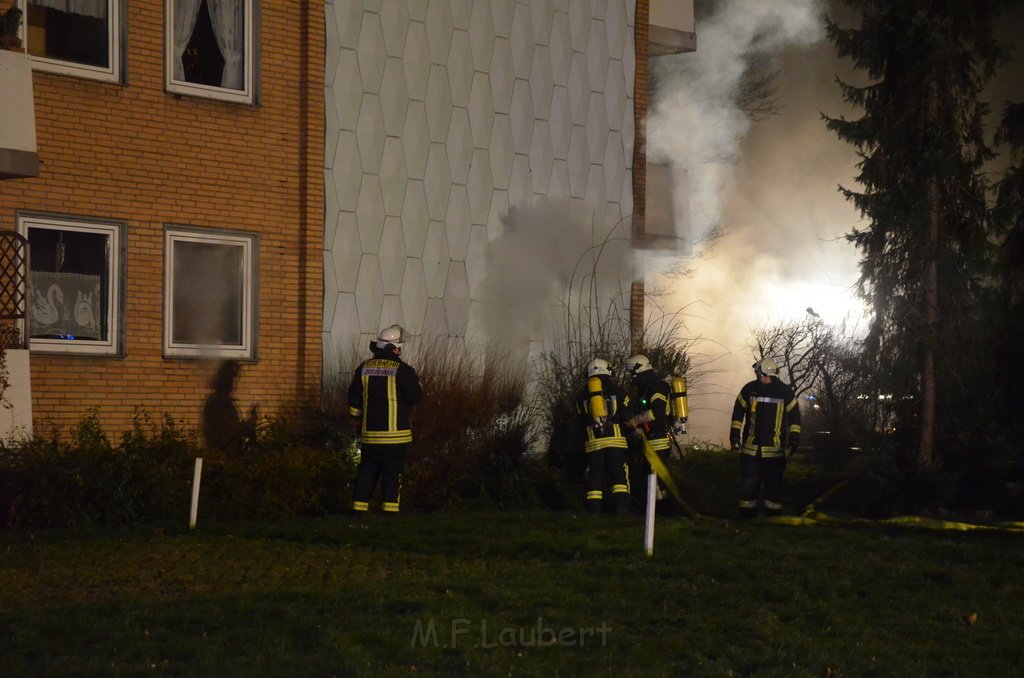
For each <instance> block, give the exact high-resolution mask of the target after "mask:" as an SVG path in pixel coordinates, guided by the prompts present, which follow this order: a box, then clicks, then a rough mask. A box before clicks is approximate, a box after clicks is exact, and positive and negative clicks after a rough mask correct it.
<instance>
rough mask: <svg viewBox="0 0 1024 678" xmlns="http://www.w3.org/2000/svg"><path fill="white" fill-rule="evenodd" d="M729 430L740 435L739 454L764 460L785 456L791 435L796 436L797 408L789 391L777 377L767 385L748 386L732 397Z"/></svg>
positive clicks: (759, 383) (798, 432)
mask: <svg viewBox="0 0 1024 678" xmlns="http://www.w3.org/2000/svg"><path fill="white" fill-rule="evenodd" d="M731 430H732V431H735V432H740V431H742V433H741V436H740V443H741V446H740V451H741V452H743V453H744V454H751V455H756V454H757V452H758V450H760V451H761V455H762V456H764V457H779V456H782V455H783V454H785V450H786V447H785V442H786V438H788V437H789V436H790V435H791V434H796V435H799V434H800V407H799V406H798V404H797V398H796V395H794V393H793V389H792V388H790V387H789V386H788V385H786V384H784V383H783V382H782V381H780V380H779V379H778V378H777V377H772V382H771V383H770V384H762V383H761V382H760V381H759V380H757V379H755V380H754V381H751V382H748V383H747V384H745V385H744V386H743V388H742V389H740V393H739V395H738V396H736V403H735V404H734V405H733V408H732V424H731Z"/></svg>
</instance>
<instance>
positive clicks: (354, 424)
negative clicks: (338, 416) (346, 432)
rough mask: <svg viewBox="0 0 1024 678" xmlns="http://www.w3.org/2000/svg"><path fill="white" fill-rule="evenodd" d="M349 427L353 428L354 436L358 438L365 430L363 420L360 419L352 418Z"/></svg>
mask: <svg viewBox="0 0 1024 678" xmlns="http://www.w3.org/2000/svg"><path fill="white" fill-rule="evenodd" d="M348 425H349V428H351V429H352V437H353V438H358V437H359V436H360V435H361V434H362V432H363V422H361V421H359V420H358V419H350V420H349V422H348Z"/></svg>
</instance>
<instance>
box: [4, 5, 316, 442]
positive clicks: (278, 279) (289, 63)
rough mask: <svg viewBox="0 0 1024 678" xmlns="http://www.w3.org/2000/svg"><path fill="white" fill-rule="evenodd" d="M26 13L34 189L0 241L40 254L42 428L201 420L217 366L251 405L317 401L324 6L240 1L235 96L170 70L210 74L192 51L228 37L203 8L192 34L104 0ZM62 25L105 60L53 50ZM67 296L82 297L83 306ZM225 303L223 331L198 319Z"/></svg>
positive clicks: (12, 205)
mask: <svg viewBox="0 0 1024 678" xmlns="http://www.w3.org/2000/svg"><path fill="white" fill-rule="evenodd" d="M17 1H19V2H20V3H21V6H22V7H25V8H26V9H27V10H28V11H27V12H26V14H25V18H26V21H25V24H24V26H23V31H24V32H23V36H24V42H25V43H26V44H25V47H26V49H27V54H28V58H30V59H31V61H32V67H33V87H34V99H35V116H36V140H37V146H38V157H39V174H38V176H37V177H31V178H18V179H13V180H6V181H3V182H0V229H3V230H18V231H19V232H22V233H24V234H26V235H28V236H29V237H30V240H33V241H35V244H34V245H33V249H32V258H33V264H32V267H33V269H34V271H33V272H32V273H31V274H30V276H31V277H32V278H33V279H34V281H35V282H34V284H33V287H32V289H31V297H30V299H29V306H30V308H29V316H30V318H29V325H30V327H29V332H30V334H31V335H33V336H35V337H39V340H36V339H33V341H32V353H31V386H32V419H33V428H34V430H35V432H36V433H37V434H39V433H42V434H46V433H48V432H49V431H50V430H52V429H53V428H54V427H55V428H56V429H57V430H60V431H62V432H66V431H67V430H68V428H69V427H71V426H73V425H75V424H76V423H77V422H78V421H80V420H81V418H82V417H83V416H84V414H86V413H87V412H88V411H90V410H92V409H95V410H96V411H97V412H98V415H99V419H100V422H101V423H102V425H103V426H104V428H105V430H107V431H108V432H111V433H116V432H117V431H120V430H124V429H126V428H128V427H129V426H130V425H131V423H132V419H133V416H134V413H135V412H136V408H141V409H142V410H143V411H145V412H146V413H148V414H149V415H151V416H153V417H162V416H163V415H164V414H169V415H171V416H173V417H174V419H175V420H178V421H182V422H184V423H185V424H186V425H189V426H192V425H198V424H199V423H200V419H201V413H202V410H203V404H204V400H205V398H206V397H207V395H208V394H209V393H210V389H211V378H212V376H213V374H214V373H215V372H216V370H217V368H218V367H219V366H220V364H221V363H222V362H223V361H224V360H237V361H238V363H239V365H240V366H241V370H240V376H239V379H238V381H237V384H236V389H235V392H234V396H235V398H236V400H237V403H238V405H239V409H242V410H247V409H248V408H249V406H250V405H251V404H256V403H258V404H259V407H260V414H261V415H270V416H273V415H275V414H278V413H281V412H283V411H285V410H287V409H288V408H291V407H294V406H296V405H299V404H301V403H304V402H307V401H309V400H314V399H316V398H317V397H318V396H319V391H320V382H321V349H320V341H321V337H320V328H321V323H322V321H321V318H322V313H321V309H322V244H323V178H322V167H323V145H324V144H323V90H322V87H321V86H320V85H319V83H321V82H322V81H323V59H324V7H323V2H322V1H319V0H302V1H299V2H290V3H277V2H273V3H269V2H264V3H258V2H256V3H253V2H251V1H246V2H243V3H241V7H242V9H241V11H240V14H239V15H238V16H237V17H234V19H235V21H236V24H237V26H236V28H234V29H225V30H224V31H222V32H223V35H221V34H220V33H218V30H220V29H218V28H214V29H212V32H214V33H218V34H217V35H216V36H215V37H216V39H218V40H221V39H225V37H224V36H227V38H226V39H227V40H233V41H234V42H235V44H236V45H240V48H239V49H238V50H237V53H238V55H239V57H238V58H240V59H241V61H242V63H241V65H240V66H239V68H238V75H239V80H238V81H237V82H228V80H227V77H228V76H227V72H228V70H229V68H230V64H228V63H227V62H229V61H231V57H230V56H229V57H228V58H227V59H225V60H224V61H225V65H224V74H225V75H224V79H223V81H220V82H218V81H216V80H209V78H208V80H207V81H206V82H198V83H197V82H193V81H192V80H189V79H188V78H189V77H191V75H188V76H186V75H183V72H182V71H181V68H180V65H179V70H177V71H175V69H174V67H173V66H168V62H169V61H173V60H175V59H176V58H177V55H176V54H175V50H177V49H179V48H184V54H185V56H184V57H183V61H184V63H185V65H186V68H192V67H195V66H196V65H197V64H199V65H200V66H202V63H203V62H202V56H201V55H200V56H199V57H196V56H195V54H194V53H191V52H190V51H191V50H197V51H199V52H200V53H201V51H202V50H203V49H206V50H207V51H209V50H210V47H209V45H210V40H211V38H210V36H209V34H210V33H211V26H214V25H216V23H217V22H216V21H214V20H213V19H211V18H210V17H211V15H212V14H213V13H212V12H211V11H210V8H208V7H207V6H206V3H205V2H203V3H200V4H201V6H200V7H199V16H198V18H195V17H186V19H191V20H192V22H193V23H194V26H195V27H194V28H191V34H187V33H182V30H183V29H182V28H181V26H177V27H173V23H174V20H175V16H172V15H174V14H175V13H177V14H178V15H183V14H185V13H186V12H187V11H189V7H190V6H192V4H191V3H189V2H173V1H170V0H169V2H167V3H164V2H134V1H120V0H99V2H95V1H93V2H91V5H92V6H95V7H98V9H96V10H95V11H94V10H91V9H90V10H86V9H77V10H76V9H69V10H68V12H62V11H60V10H59V9H55V6H56V5H59V3H51V2H43V1H39V2H37V1H35V0H17ZM26 3H27V6H26ZM4 4H5V3H0V10H2V9H5V8H6V7H5V6H4ZM74 5H75V3H71V5H68V4H67V3H65V4H64V5H63V7H64V8H65V9H67V8H68V7H70V6H74ZM214 9H216V7H214ZM72 11H77V12H82V14H80V15H75V16H68V14H69V12H72ZM89 12H93V13H95V14H98V13H101V12H104V14H103V15H102V16H93V15H89V16H86V14H87V13H89ZM204 12H205V15H204V14H203V13H204ZM176 18H177V19H178V22H179V23H184V24H185V26H186V31H187V29H188V26H187V24H188V21H187V20H186V21H184V22H182V21H181V19H182V17H181V16H177V17H176ZM214 19H217V20H219V21H220V22H221V24H223V23H224V22H225V21H230V20H231V19H232V18H231V17H229V18H227V19H224V18H223V17H219V18H218V17H214ZM61 21H64V22H65V23H67V22H68V21H73V22H80V23H79V24H76V25H81V26H85V25H88V27H89V28H88V30H89V31H97V30H98V31H99V33H106V35H107V37H108V39H109V42H110V47H111V49H110V50H108V52H107V54H106V55H103V54H99V55H90V54H86V55H81V56H80V55H76V54H66V53H63V52H61V51H59V50H61V49H63V48H61V47H59V46H56V47H55V46H53V45H52V44H51V41H49V40H47V39H46V37H45V35H44V34H45V33H46V32H47V31H49V32H51V33H56V32H57V31H59V30H60V28H61V23H60V22H61ZM104 22H105V23H104ZM169 25H170V26H172V27H171V28H168V26H169ZM96 26H99V27H100V28H98V29H97V28H96ZM200 28H202V29H204V30H205V31H206V33H207V35H206V43H205V46H204V43H202V41H201V40H200V37H198V36H199V32H200ZM176 29H177V30H178V31H179V35H186V37H188V36H189V35H190V36H191V37H190V40H189V41H188V43H187V44H186V43H185V42H184V41H183V40H182V39H179V38H178V37H176V36H175V30H176ZM231 49H233V48H227V49H222V50H218V51H223V52H224V53H229V52H230V51H231ZM188 59H191V60H192V61H188ZM215 67H217V68H219V64H216V65H215ZM219 73H220V71H219V70H218V77H219ZM211 83H212V84H211ZM170 90H174V91H170ZM76 249H77V250H79V251H78V252H75V251H74V250H76ZM104 250H105V251H104ZM104 254H105V255H106V259H105V260H104ZM222 256H223V259H224V261H226V262H227V264H228V265H227V266H226V267H225V268H224V269H223V271H221V270H217V267H216V266H215V263H216V262H217V261H218V260H220V259H221V258H222ZM86 258H88V259H91V260H94V261H93V263H92V264H89V263H85V264H83V263H82V260H83V259H86ZM95 260H101V261H100V263H99V264H96V262H95ZM96 266H98V269H97V270H92V268H90V267H96ZM192 266H194V267H195V268H190V267H192ZM83 281H84V282H83ZM75 285H79V287H75ZM92 291H96V292H97V293H98V294H97V296H98V297H101V299H100V300H99V301H97V300H96V299H95V298H92V297H91V296H90V294H91V292H92ZM48 292H49V294H48ZM72 295H77V299H76V301H78V302H82V300H83V299H86V302H84V303H82V305H77V306H72V299H71V298H70V297H71V296H72ZM90 301H91V304H90V303H89V302H90ZM218 308H220V309H227V310H228V311H229V314H228V315H230V316H231V317H230V319H229V321H228V322H227V323H226V324H225V325H224V327H219V328H214V329H213V330H209V329H208V328H202V327H199V325H200V324H201V323H196V322H195V319H196V318H200V319H202V318H208V317H209V315H210V314H211V313H212V312H215V311H216V310H217V309H218ZM47 311H49V312H52V313H51V314H50V315H47V313H46V312H47ZM79 311H81V313H79ZM51 316H52V317H51ZM96 316H98V317H96ZM86 318H88V319H89V320H88V322H83V323H81V324H79V325H74V323H75V322H76V321H78V320H84V319H86ZM50 319H52V320H55V324H51V325H48V326H46V327H44V326H43V325H44V324H45V323H44V321H48V320H50ZM72 325H73V328H74V331H72V329H69V327H71V326H72ZM82 328H85V329H82ZM72 337H74V338H72Z"/></svg>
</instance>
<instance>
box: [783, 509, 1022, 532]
mask: <svg viewBox="0 0 1024 678" xmlns="http://www.w3.org/2000/svg"><path fill="white" fill-rule="evenodd" d="M766 520H767V522H770V523H774V524H776V525H828V524H832V525H895V526H897V527H923V528H926V529H929V530H954V531H959V532H966V531H969V530H988V531H999V532H1024V523H1020V522H1004V523H998V524H996V525H975V524H973V523H962V522H958V521H953V520H939V519H937V518H922V517H921V516H897V517H895V518H885V519H882V520H869V519H867V518H849V519H847V518H836V517H835V516H830V515H828V514H827V513H822V512H821V511H808V512H807V513H805V514H804V515H802V516H772V517H770V518H767V519H766Z"/></svg>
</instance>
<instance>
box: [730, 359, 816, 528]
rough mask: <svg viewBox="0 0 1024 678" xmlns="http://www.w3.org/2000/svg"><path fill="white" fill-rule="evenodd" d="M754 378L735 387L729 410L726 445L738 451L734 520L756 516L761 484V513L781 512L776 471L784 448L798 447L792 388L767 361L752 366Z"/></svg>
mask: <svg viewBox="0 0 1024 678" xmlns="http://www.w3.org/2000/svg"><path fill="white" fill-rule="evenodd" d="M753 367H754V374H755V375H756V376H757V378H756V379H754V380H753V381H751V382H748V383H747V384H746V385H744V386H743V388H742V389H740V393H739V395H738V396H736V404H735V405H734V406H733V408H732V425H731V427H730V429H729V443H730V445H731V447H732V449H733V450H738V451H739V452H740V478H741V487H740V517H741V518H752V517H754V516H756V515H757V511H758V503H759V501H758V499H759V496H760V493H761V485H762V484H763V485H764V513H765V515H767V516H775V515H779V513H781V512H782V473H783V471H784V470H785V469H786V448H787V447H788V448H789V449H790V450H792V451H793V452H796V449H797V446H798V445H799V444H800V407H799V405H798V404H797V399H796V395H795V394H794V393H793V389H792V388H790V387H789V386H788V385H787V384H785V383H783V382H782V380H781V379H779V365H778V363H776V362H775V361H774V360H772V359H771V358H762V359H761V360H759V361H758V362H756V363H754V365H753Z"/></svg>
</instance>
